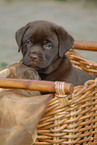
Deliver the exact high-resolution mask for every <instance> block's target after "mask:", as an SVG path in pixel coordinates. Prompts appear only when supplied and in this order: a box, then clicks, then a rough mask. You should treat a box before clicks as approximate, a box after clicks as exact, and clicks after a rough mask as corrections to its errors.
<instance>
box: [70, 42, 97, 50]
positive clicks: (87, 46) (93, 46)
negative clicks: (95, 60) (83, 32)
mask: <svg viewBox="0 0 97 145" xmlns="http://www.w3.org/2000/svg"><path fill="white" fill-rule="evenodd" d="M72 48H73V49H79V50H90V51H97V42H90V41H80V40H75V41H74V44H73V47H72Z"/></svg>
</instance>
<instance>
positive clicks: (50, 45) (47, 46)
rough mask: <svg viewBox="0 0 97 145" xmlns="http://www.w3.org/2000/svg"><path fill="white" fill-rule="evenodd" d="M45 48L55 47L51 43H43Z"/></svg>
mask: <svg viewBox="0 0 97 145" xmlns="http://www.w3.org/2000/svg"><path fill="white" fill-rule="evenodd" d="M43 48H45V49H51V48H53V46H52V44H51V43H45V44H44V45H43Z"/></svg>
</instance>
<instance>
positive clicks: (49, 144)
mask: <svg viewBox="0 0 97 145" xmlns="http://www.w3.org/2000/svg"><path fill="white" fill-rule="evenodd" d="M67 55H68V57H69V58H70V59H71V61H72V63H74V65H77V67H80V68H82V69H85V70H86V71H88V72H90V73H94V74H97V63H95V62H92V61H90V60H86V59H84V58H82V57H81V56H79V55H78V54H77V53H76V52H74V51H72V50H71V51H70V52H69V53H68V54H67ZM61 88H62V87H61ZM59 89H60V88H59ZM62 101H64V102H65V103H64V104H62ZM37 132H38V136H37V139H36V142H35V143H34V145H96V144H97V78H96V80H89V81H87V82H86V83H85V84H84V85H83V86H77V87H75V88H74V93H73V94H71V95H66V94H65V92H64V91H60V90H56V94H55V98H53V99H52V100H51V101H50V102H49V104H48V107H47V109H46V112H45V114H44V116H43V118H42V119H41V120H40V122H39V124H38V126H37Z"/></svg>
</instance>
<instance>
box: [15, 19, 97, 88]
mask: <svg viewBox="0 0 97 145" xmlns="http://www.w3.org/2000/svg"><path fill="white" fill-rule="evenodd" d="M16 41H17V44H18V47H19V51H21V52H22V54H23V60H22V61H23V64H25V65H27V66H29V67H32V68H34V69H35V70H37V71H38V73H39V75H40V77H41V79H42V80H53V81H56V80H57V81H65V82H68V83H73V84H74V85H75V86H76V85H83V84H84V83H85V82H86V81H87V80H89V79H94V78H95V76H93V75H90V74H88V73H87V72H85V71H83V70H79V69H77V68H74V67H73V66H72V64H71V62H70V60H69V59H68V58H67V57H66V55H65V53H66V52H67V51H69V50H70V48H71V47H72V45H73V43H74V39H73V37H72V36H71V35H70V34H68V32H67V31H66V30H64V29H63V28H62V27H61V26H58V25H56V24H54V23H51V22H48V21H34V22H31V23H28V24H27V25H26V26H24V27H22V28H20V29H19V30H18V31H17V32H16Z"/></svg>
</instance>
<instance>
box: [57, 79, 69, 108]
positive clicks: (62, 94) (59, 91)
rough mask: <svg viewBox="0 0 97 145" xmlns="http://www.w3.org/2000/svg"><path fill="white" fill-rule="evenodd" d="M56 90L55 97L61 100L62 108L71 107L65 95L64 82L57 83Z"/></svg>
mask: <svg viewBox="0 0 97 145" xmlns="http://www.w3.org/2000/svg"><path fill="white" fill-rule="evenodd" d="M55 90H56V94H55V97H57V99H58V100H59V104H60V107H64V106H66V105H69V100H68V98H67V95H65V90H64V82H58V81H56V82H55Z"/></svg>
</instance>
